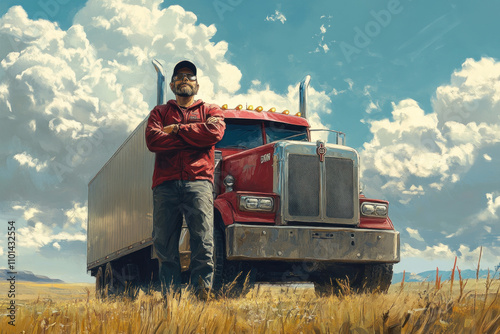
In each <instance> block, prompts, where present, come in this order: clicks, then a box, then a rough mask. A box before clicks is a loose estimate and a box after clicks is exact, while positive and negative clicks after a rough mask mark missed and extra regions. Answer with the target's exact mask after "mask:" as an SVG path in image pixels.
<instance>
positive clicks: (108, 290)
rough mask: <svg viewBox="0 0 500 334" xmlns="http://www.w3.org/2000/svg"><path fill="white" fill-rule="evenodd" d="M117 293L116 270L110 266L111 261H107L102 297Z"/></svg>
mask: <svg viewBox="0 0 500 334" xmlns="http://www.w3.org/2000/svg"><path fill="white" fill-rule="evenodd" d="M118 293H119V291H118V281H117V279H116V271H115V269H114V268H113V267H112V266H111V263H110V262H108V263H107V264H106V270H105V271H104V297H110V296H112V295H117V294H118Z"/></svg>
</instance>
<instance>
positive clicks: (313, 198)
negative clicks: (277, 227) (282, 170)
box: [288, 154, 320, 216]
mask: <svg viewBox="0 0 500 334" xmlns="http://www.w3.org/2000/svg"><path fill="white" fill-rule="evenodd" d="M288 163H289V169H288V172H289V173H288V193H289V194H291V195H290V196H288V207H289V211H290V214H291V215H293V216H319V197H318V194H319V189H320V177H319V173H320V168H319V159H318V157H317V156H310V155H296V154H294V155H290V156H289V160H288Z"/></svg>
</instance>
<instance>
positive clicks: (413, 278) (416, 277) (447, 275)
mask: <svg viewBox="0 0 500 334" xmlns="http://www.w3.org/2000/svg"><path fill="white" fill-rule="evenodd" d="M461 273H462V279H476V271H475V270H471V269H467V270H462V271H461ZM439 276H441V280H442V282H444V281H446V280H449V279H451V270H448V271H441V270H440V271H439ZM498 276H499V272H498V271H497V272H495V271H494V270H490V278H497V279H498ZM487 277H488V270H484V269H483V270H479V278H482V279H485V278H487ZM402 280H403V273H394V275H393V276H392V284H395V283H401V281H402ZM435 280H436V271H435V270H428V271H424V272H421V273H418V274H417V273H409V272H406V274H405V282H424V281H426V282H434V281H435ZM455 280H456V281H458V270H455Z"/></svg>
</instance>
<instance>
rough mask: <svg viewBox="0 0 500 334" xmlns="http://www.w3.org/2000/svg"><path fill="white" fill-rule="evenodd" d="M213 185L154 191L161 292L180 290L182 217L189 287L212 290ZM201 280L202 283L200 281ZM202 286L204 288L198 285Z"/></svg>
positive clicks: (167, 185) (173, 185) (184, 184)
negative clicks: (187, 247)
mask: <svg viewBox="0 0 500 334" xmlns="http://www.w3.org/2000/svg"><path fill="white" fill-rule="evenodd" d="M212 190H213V185H212V183H211V182H210V181H205V180H199V181H183V180H173V181H166V182H163V183H162V184H160V185H159V186H157V187H155V188H154V189H153V245H154V247H155V251H156V255H157V257H158V260H159V264H160V270H159V278H160V282H161V284H162V285H163V286H164V288H167V289H168V288H173V289H179V288H180V285H181V264H180V256H179V238H180V234H181V228H182V217H183V215H184V218H185V219H186V224H187V227H188V229H189V234H190V247H191V265H190V270H191V285H192V286H193V287H194V288H195V290H199V289H200V288H211V287H212V280H213V273H214V261H213V248H214V241H213V239H214V238H213V228H214V223H213V220H214V217H213V210H214V206H213V195H212ZM200 278H201V280H200ZM200 281H201V282H202V284H203V286H200V285H199V282H200Z"/></svg>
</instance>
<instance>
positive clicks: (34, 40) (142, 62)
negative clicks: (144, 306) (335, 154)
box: [0, 0, 500, 281]
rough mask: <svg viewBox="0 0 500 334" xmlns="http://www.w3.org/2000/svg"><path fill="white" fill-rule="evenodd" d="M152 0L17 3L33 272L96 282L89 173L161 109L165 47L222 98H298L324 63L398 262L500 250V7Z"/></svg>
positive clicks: (8, 209) (14, 175)
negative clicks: (395, 238) (158, 74)
mask: <svg viewBox="0 0 500 334" xmlns="http://www.w3.org/2000/svg"><path fill="white" fill-rule="evenodd" d="M138 3H139V2H138V1H132V0H129V1H126V0H122V1H115V2H109V3H108V2H104V1H94V0H90V1H88V2H86V1H66V0H50V1H49V0H47V1H9V0H7V1H2V3H1V4H0V17H1V18H0V42H1V45H2V48H1V50H0V57H1V59H2V61H1V65H2V66H1V67H0V108H1V109H0V115H1V118H2V122H1V125H0V127H1V128H0V129H1V130H2V132H1V134H0V136H1V138H2V140H1V142H2V144H1V146H0V147H1V149H0V156H1V159H0V161H1V164H2V165H1V169H0V182H1V188H2V191H3V196H1V197H0V207H1V210H0V212H1V213H0V219H2V220H3V221H7V220H12V219H14V220H16V222H17V224H18V228H19V230H20V232H19V240H20V241H19V242H20V246H19V251H20V255H19V263H20V266H21V267H22V268H21V269H25V270H32V271H34V272H36V273H40V274H44V275H48V276H53V277H58V278H62V279H64V280H67V281H91V279H90V277H89V276H88V275H87V274H86V273H85V249H86V245H85V236H86V230H85V223H86V210H87V207H86V205H87V204H86V196H87V193H86V191H87V189H86V185H87V183H88V181H89V180H90V179H91V178H92V177H93V176H94V175H95V173H96V172H97V171H98V170H99V169H100V167H101V166H102V165H103V164H104V163H105V162H106V160H107V159H108V158H109V157H110V156H111V155H112V153H113V152H114V151H115V150H116V148H117V147H118V146H119V145H120V144H121V143H122V142H123V140H124V139H125V138H126V136H127V135H128V134H129V133H130V132H131V131H132V130H133V129H134V128H135V126H136V125H137V124H138V123H139V121H140V120H141V119H143V118H144V117H145V116H146V115H147V114H148V112H149V110H150V109H151V107H152V106H153V103H154V101H155V98H154V94H155V87H154V83H155V81H154V71H153V69H152V67H151V65H150V59H151V58H152V57H157V58H158V59H160V60H161V61H162V62H163V64H164V65H165V67H166V68H167V72H169V71H170V70H169V69H170V67H171V66H172V65H173V64H174V63H176V62H177V61H178V60H180V59H181V58H183V57H187V58H190V59H193V60H194V61H195V62H196V63H197V64H198V65H199V68H200V69H201V70H202V75H201V76H200V84H201V86H202V88H201V90H200V94H199V95H200V97H201V98H203V99H205V100H211V101H214V102H216V103H220V104H222V103H229V104H230V105H232V104H234V105H237V104H239V103H242V104H245V103H249V104H254V105H255V104H262V105H264V107H266V106H268V107H271V106H277V107H278V109H280V108H283V109H285V108H287V109H291V110H294V109H296V108H297V83H298V82H299V81H300V80H301V79H302V78H303V77H304V76H305V75H306V74H310V75H311V76H312V81H311V90H310V103H311V110H312V111H313V113H312V115H311V118H310V122H311V124H312V125H313V127H320V126H328V127H330V128H332V129H336V130H340V131H343V132H345V133H346V134H347V143H348V145H349V146H352V147H354V148H356V149H357V150H358V151H359V152H360V156H361V162H362V165H363V166H362V173H363V178H362V182H363V187H364V192H365V194H366V195H367V196H372V197H375V198H383V199H387V200H389V201H390V203H391V206H390V215H391V218H392V220H393V222H394V224H395V226H396V228H397V229H398V230H399V231H400V232H401V244H402V255H403V260H402V262H401V264H398V265H397V266H396V271H402V270H406V271H414V272H419V271H424V270H429V269H434V268H435V267H436V266H440V269H445V268H448V267H451V266H452V264H453V259H454V257H455V256H458V257H459V261H458V264H459V266H460V267H461V268H473V267H474V266H475V265H476V263H477V257H478V255H479V247H480V246H483V260H482V261H483V267H488V266H489V267H490V268H492V267H493V266H494V265H495V264H498V263H499V262H500V245H499V244H500V219H499V214H500V172H498V167H497V166H498V161H499V159H500V144H499V143H500V105H499V102H498V101H499V100H500V86H499V84H498V82H500V80H499V79H500V63H498V57H499V53H500V45H499V44H498V43H496V40H495V37H496V35H497V34H498V32H499V31H500V29H499V28H500V23H499V22H498V20H497V18H496V17H495V15H496V13H498V12H499V9H500V4H498V3H497V2H494V1H491V0H489V1H482V2H481V3H480V5H478V4H477V3H469V2H463V1H416V0H413V1H411V0H400V1H394V0H390V1H356V2H333V1H326V0H322V1H316V2H314V3H313V4H311V3H307V2H304V1H298V0H287V1H243V0H215V1H165V2H164V3H161V2H160V1H159V0H146V1H142V5H140V6H139V5H138V6H137V7H131V6H130V4H138ZM14 6H21V7H14ZM118 14H120V15H118ZM25 15H27V17H26V16H25ZM33 20H34V21H33ZM168 97H169V98H171V95H168ZM4 189H9V191H8V193H7V191H5V190H4ZM0 247H2V250H1V252H2V253H3V254H5V251H6V249H5V247H6V245H5V241H1V240H0ZM0 267H2V264H0Z"/></svg>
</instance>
